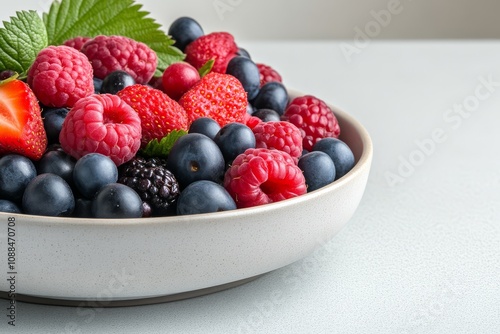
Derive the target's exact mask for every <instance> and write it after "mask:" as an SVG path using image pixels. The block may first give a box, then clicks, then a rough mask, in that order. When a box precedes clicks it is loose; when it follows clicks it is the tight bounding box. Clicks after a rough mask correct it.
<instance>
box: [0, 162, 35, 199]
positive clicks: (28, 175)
mask: <svg viewBox="0 0 500 334" xmlns="http://www.w3.org/2000/svg"><path fill="white" fill-rule="evenodd" d="M35 176H36V168H35V165H34V164H33V162H32V161H31V160H30V159H28V158H26V157H24V156H22V155H18V154H8V155H5V156H3V157H2V158H0V198H3V199H7V200H10V201H12V202H18V201H19V200H20V199H21V198H22V197H23V193H24V190H25V188H26V186H27V185H28V183H29V182H30V181H31V180H32V179H33V178H34V177H35Z"/></svg>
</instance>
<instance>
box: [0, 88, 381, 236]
mask: <svg viewBox="0 0 500 334" xmlns="http://www.w3.org/2000/svg"><path fill="white" fill-rule="evenodd" d="M289 93H290V95H291V96H305V95H307V94H303V93H300V92H298V91H295V90H289ZM326 104H327V105H328V107H330V109H332V111H333V112H334V114H335V115H336V117H337V118H340V119H341V120H342V122H347V123H350V124H351V125H352V126H353V127H354V129H355V130H356V132H357V133H358V135H359V136H360V138H361V143H362V145H363V146H362V152H361V155H360V157H359V159H358V161H357V162H356V164H355V165H354V167H353V168H352V169H351V170H350V171H349V172H348V173H347V174H345V175H344V176H342V177H341V178H340V179H338V180H335V182H333V183H331V184H329V185H327V186H324V187H322V188H319V189H317V190H315V191H312V192H310V193H306V194H304V195H301V196H297V197H294V198H290V199H286V200H283V201H279V202H274V203H268V204H263V205H259V206H254V207H249V208H241V209H235V210H229V211H222V212H211V213H201V214H193V215H183V216H182V215H181V216H163V217H150V218H122V219H119V218H79V217H52V216H38V215H29V214H22V213H21V214H19V213H8V212H0V217H2V216H3V217H15V218H16V220H19V221H33V222H36V223H37V224H45V225H59V224H63V225H64V226H69V225H72V226H77V225H78V226H106V227H110V226H125V225H126V226H133V225H140V226H146V225H157V224H178V223H187V222H193V221H194V220H195V221H197V222H200V223H203V222H209V221H214V220H217V219H230V218H241V217H242V216H247V215H252V214H257V213H258V214H262V213H265V212H268V211H272V210H276V209H279V208H286V207H288V206H293V205H295V204H296V203H297V202H304V201H311V200H314V199H315V198H317V197H320V196H322V195H323V194H324V193H327V192H330V191H335V190H336V189H339V188H341V187H343V186H344V185H345V184H346V183H349V182H351V181H352V180H353V179H355V178H356V177H357V176H358V175H359V174H360V173H362V172H363V169H364V168H366V166H367V165H370V164H371V161H372V157H373V143H372V140H371V137H370V135H369V133H368V131H367V130H366V128H365V127H364V126H363V125H362V124H361V123H360V122H359V121H358V120H357V119H356V118H354V117H353V116H352V115H350V114H349V113H347V112H345V111H344V110H343V109H341V108H339V107H337V106H334V105H332V104H330V103H328V102H326Z"/></svg>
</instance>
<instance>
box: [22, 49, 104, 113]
mask: <svg viewBox="0 0 500 334" xmlns="http://www.w3.org/2000/svg"><path fill="white" fill-rule="evenodd" d="M27 82H28V84H29V85H30V87H31V89H33V92H34V93H35V95H36V97H37V98H38V100H39V101H40V102H41V103H42V104H44V105H45V106H48V107H57V108H59V107H72V106H73V105H74V104H75V103H76V101H78V100H79V99H81V98H82V97H86V96H89V95H90V94H92V93H93V92H94V81H93V71H92V65H90V62H89V60H88V59H87V57H85V55H84V54H82V53H81V52H79V51H78V50H76V49H74V48H72V47H69V46H65V45H60V46H49V47H47V48H45V49H43V50H42V51H40V52H39V53H38V55H37V57H36V59H35V62H34V63H33V65H32V66H31V67H30V69H29V71H28V79H27Z"/></svg>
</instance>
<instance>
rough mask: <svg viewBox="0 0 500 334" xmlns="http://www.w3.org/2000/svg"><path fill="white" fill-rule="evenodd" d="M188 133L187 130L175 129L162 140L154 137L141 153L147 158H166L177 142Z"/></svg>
mask: <svg viewBox="0 0 500 334" xmlns="http://www.w3.org/2000/svg"><path fill="white" fill-rule="evenodd" d="M186 134H187V131H184V130H174V131H172V132H170V133H169V134H168V135H166V136H165V137H163V138H162V139H160V140H158V139H153V140H151V141H150V142H149V143H148V144H147V145H146V147H145V148H144V149H143V150H142V151H141V155H142V156H144V157H147V158H150V157H156V158H166V157H168V155H169V154H170V150H171V149H172V146H174V144H175V142H176V141H177V140H178V139H179V138H181V137H182V136H184V135H186Z"/></svg>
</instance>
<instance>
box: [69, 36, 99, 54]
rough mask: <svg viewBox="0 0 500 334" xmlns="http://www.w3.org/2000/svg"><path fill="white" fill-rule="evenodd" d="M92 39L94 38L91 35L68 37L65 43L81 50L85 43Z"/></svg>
mask: <svg viewBox="0 0 500 334" xmlns="http://www.w3.org/2000/svg"><path fill="white" fill-rule="evenodd" d="M91 39H92V38H90V37H75V38H71V39H68V40H67V41H66V42H64V43H63V44H64V45H66V46H69V47H72V48H73V49H77V50H78V51H80V50H81V49H82V46H83V44H85V43H87V42H88V41H90V40H91Z"/></svg>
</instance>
